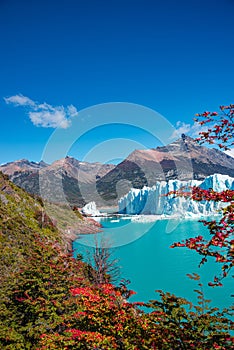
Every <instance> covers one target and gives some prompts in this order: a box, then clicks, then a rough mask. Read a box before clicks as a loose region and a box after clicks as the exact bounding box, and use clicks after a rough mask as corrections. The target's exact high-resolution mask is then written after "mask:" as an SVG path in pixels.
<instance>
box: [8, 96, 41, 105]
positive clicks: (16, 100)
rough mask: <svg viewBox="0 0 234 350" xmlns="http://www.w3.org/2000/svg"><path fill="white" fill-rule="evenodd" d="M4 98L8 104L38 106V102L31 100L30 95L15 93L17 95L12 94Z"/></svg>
mask: <svg viewBox="0 0 234 350" xmlns="http://www.w3.org/2000/svg"><path fill="white" fill-rule="evenodd" d="M4 100H5V102H6V103H7V104H10V103H12V104H14V105H15V106H24V107H26V106H30V107H36V103H35V102H34V101H33V100H31V99H30V98H29V97H27V96H23V95H21V94H19V95H15V96H11V97H4Z"/></svg>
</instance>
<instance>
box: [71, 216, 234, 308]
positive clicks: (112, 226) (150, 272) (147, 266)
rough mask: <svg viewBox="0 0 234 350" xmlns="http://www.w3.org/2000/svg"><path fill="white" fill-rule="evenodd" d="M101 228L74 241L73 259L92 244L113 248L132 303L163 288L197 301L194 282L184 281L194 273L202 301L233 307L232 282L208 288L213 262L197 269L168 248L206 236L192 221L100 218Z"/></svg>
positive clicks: (190, 256) (181, 252) (188, 257)
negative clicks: (203, 296) (199, 278)
mask: <svg viewBox="0 0 234 350" xmlns="http://www.w3.org/2000/svg"><path fill="white" fill-rule="evenodd" d="M100 222H101V224H102V225H103V227H104V229H103V232H102V233H99V234H97V235H82V236H81V237H80V238H79V239H78V240H77V241H76V242H74V246H73V247H74V249H75V253H74V254H75V255H76V254H77V253H81V254H83V255H84V257H85V255H86V252H87V250H89V249H91V248H90V246H92V245H94V244H95V243H94V242H95V240H97V239H98V240H103V241H105V242H108V243H107V245H108V246H110V245H112V246H113V247H114V248H113V256H114V257H115V258H117V259H118V260H119V266H120V267H121V270H120V272H121V278H125V279H129V280H130V281H131V284H130V285H129V288H130V289H133V290H134V291H135V292H136V293H137V294H136V295H134V296H133V297H132V298H131V300H132V301H148V300H152V299H158V296H157V295H156V293H155V292H154V291H155V290H156V289H162V290H164V291H168V292H171V293H174V294H175V295H177V296H181V297H185V298H187V299H188V300H190V301H192V302H196V295H195V293H194V292H193V289H197V282H196V281H191V280H190V279H189V278H188V277H186V274H187V273H193V272H196V273H198V274H199V275H200V276H201V282H202V283H203V285H204V291H205V297H206V298H207V299H211V300H212V304H211V305H212V306H218V307H220V308H224V307H227V306H230V305H231V304H232V298H231V294H233V280H232V278H231V276H229V277H227V278H226V279H224V281H223V284H224V286H223V287H215V288H212V287H208V286H207V283H208V282H209V281H212V280H213V278H212V277H213V276H214V274H215V273H217V268H218V267H219V264H217V263H215V262H214V261H213V260H212V259H210V261H208V263H206V264H205V265H203V266H202V267H201V268H198V264H199V261H200V260H201V257H200V256H199V255H198V254H196V253H195V252H193V251H190V250H189V249H186V248H174V249H171V248H169V247H170V245H171V244H172V243H173V242H178V241H181V240H182V239H186V238H189V237H194V236H197V235H200V234H202V235H204V236H206V237H208V236H209V232H208V230H207V229H206V228H205V227H204V226H203V224H202V223H200V222H198V221H196V220H172V219H170V220H157V221H156V222H154V223H152V222H147V223H141V222H132V221H131V220H130V219H128V218H126V217H125V218H108V219H107V218H103V219H101V220H100Z"/></svg>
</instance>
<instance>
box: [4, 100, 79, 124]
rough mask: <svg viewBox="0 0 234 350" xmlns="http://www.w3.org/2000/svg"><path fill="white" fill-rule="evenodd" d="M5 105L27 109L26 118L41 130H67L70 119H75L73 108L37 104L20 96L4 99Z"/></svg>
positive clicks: (74, 109)
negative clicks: (41, 128)
mask: <svg viewBox="0 0 234 350" xmlns="http://www.w3.org/2000/svg"><path fill="white" fill-rule="evenodd" d="M4 100H5V102H6V103H7V104H13V105H15V106H22V107H27V108H28V109H29V111H28V116H29V118H30V120H31V121H32V123H33V124H34V125H35V126H39V127H43V128H62V129H67V128H68V127H69V126H70V125H71V118H74V117H77V115H78V111H77V109H76V107H75V106H73V105H69V106H67V107H64V106H55V107H54V106H52V105H50V104H48V103H46V102H44V103H38V102H35V101H33V100H31V99H30V98H29V97H27V96H23V95H21V94H19V95H15V96H11V97H7V98H4Z"/></svg>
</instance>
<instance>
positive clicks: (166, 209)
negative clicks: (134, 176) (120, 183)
mask: <svg viewBox="0 0 234 350" xmlns="http://www.w3.org/2000/svg"><path fill="white" fill-rule="evenodd" d="M191 186H199V187H201V188H203V189H210V188H212V189H213V190H214V191H217V192H221V191H224V190H227V189H232V190H234V178H231V177H229V176H228V175H220V174H214V175H211V176H208V177H207V178H206V179H205V180H203V181H197V180H190V181H180V180H169V181H167V182H166V181H160V182H156V184H155V185H154V186H153V187H146V186H145V187H143V188H142V189H135V188H133V189H131V191H129V192H128V193H127V194H126V195H125V196H124V197H122V198H120V200H119V212H120V213H122V214H130V215H134V214H146V215H147V214H148V215H150V214H154V215H164V216H176V217H178V216H182V217H197V216H198V217H199V216H207V215H210V214H212V213H215V212H216V211H217V210H218V209H219V208H220V203H217V202H213V201H211V202H207V201H200V202H197V201H193V200H190V199H186V198H185V197H175V196H174V195H170V196H165V195H166V194H167V193H168V192H170V191H176V190H179V189H181V188H182V187H183V190H184V191H186V190H189V188H190V187H191Z"/></svg>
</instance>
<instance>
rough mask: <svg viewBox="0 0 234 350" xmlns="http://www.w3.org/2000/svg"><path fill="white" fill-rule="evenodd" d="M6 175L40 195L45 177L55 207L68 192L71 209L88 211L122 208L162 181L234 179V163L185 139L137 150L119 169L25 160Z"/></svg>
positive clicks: (7, 167)
mask: <svg viewBox="0 0 234 350" xmlns="http://www.w3.org/2000/svg"><path fill="white" fill-rule="evenodd" d="M0 170H1V171H2V172H3V173H5V174H7V175H9V177H10V179H11V181H13V182H14V183H16V184H17V185H18V186H20V187H22V188H24V189H26V190H27V191H28V192H30V193H33V194H39V195H40V194H41V191H40V186H39V173H40V174H41V175H42V176H43V177H45V178H46V181H45V186H44V189H43V196H44V197H45V198H47V199H49V200H51V201H54V202H63V201H64V197H63V196H61V195H60V194H59V191H58V188H61V186H62V188H63V192H64V195H65V198H66V200H67V201H68V202H69V203H70V204H71V205H76V206H79V207H82V206H84V205H85V204H86V203H88V202H90V201H95V202H96V203H97V205H98V206H99V207H100V206H113V205H117V202H118V199H119V198H120V197H122V196H123V195H125V194H126V193H128V191H129V190H130V189H131V188H139V189H140V188H142V187H143V186H145V185H146V186H153V185H154V184H155V182H156V181H163V180H166V181H167V180H172V179H178V180H192V179H195V180H203V179H205V178H206V177H207V176H209V175H213V174H216V173H219V174H224V175H229V176H231V177H234V158H232V157H231V156H229V155H227V154H225V153H223V152H221V151H219V150H217V149H210V148H207V147H204V146H200V145H198V144H197V143H196V142H195V140H194V139H192V138H191V137H188V136H185V135H184V136H183V137H181V138H179V139H178V140H176V141H175V142H172V143H170V144H169V145H167V146H163V147H157V148H155V149H148V150H135V151H134V152H132V153H131V154H130V155H129V156H128V157H127V158H126V159H125V160H124V161H122V162H121V163H120V164H118V165H117V166H114V165H113V164H101V163H88V162H81V161H79V160H77V159H75V158H72V157H65V158H63V159H60V160H57V161H55V162H54V163H52V164H46V163H44V162H43V161H41V162H39V163H36V162H30V161H28V160H26V159H22V160H18V161H15V162H10V163H7V164H4V165H2V166H0Z"/></svg>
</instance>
